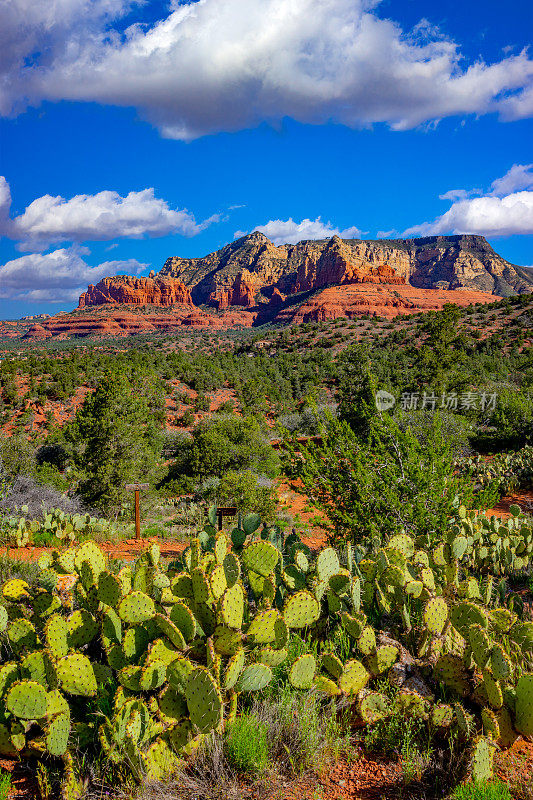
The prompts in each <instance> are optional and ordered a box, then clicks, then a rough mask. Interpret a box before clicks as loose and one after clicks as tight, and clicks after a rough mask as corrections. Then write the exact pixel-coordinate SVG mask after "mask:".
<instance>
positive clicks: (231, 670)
mask: <svg viewBox="0 0 533 800" xmlns="http://www.w3.org/2000/svg"><path fill="white" fill-rule="evenodd" d="M245 661H246V656H245V653H244V650H243V649H241V650H238V651H237V652H236V653H235V655H234V656H232V657H231V658H230V660H229V661H228V665H227V667H226V671H225V673H224V688H225V689H226V690H229V689H233V687H234V686H235V684H236V683H237V680H238V678H239V675H240V674H241V672H242V671H243V669H244V663H245Z"/></svg>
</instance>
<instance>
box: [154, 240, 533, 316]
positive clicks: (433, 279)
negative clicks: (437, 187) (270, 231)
mask: <svg viewBox="0 0 533 800" xmlns="http://www.w3.org/2000/svg"><path fill="white" fill-rule="evenodd" d="M159 274H160V276H170V277H174V278H179V280H181V281H183V283H184V284H185V285H186V286H187V287H189V288H190V290H191V295H192V298H193V301H194V302H195V303H196V304H197V305H200V304H203V303H210V304H211V305H214V306H215V307H218V308H224V307H226V304H227V305H247V304H248V303H249V302H250V298H251V293H252V290H253V292H254V296H255V300H256V302H257V301H259V302H261V300H264V301H267V300H268V298H269V297H270V296H271V294H272V289H273V288H275V289H277V290H278V291H279V292H280V293H282V294H285V295H291V294H295V293H297V292H305V291H312V290H315V289H322V288H325V287H327V286H332V285H344V284H357V283H375V284H387V285H399V286H401V285H406V284H410V285H412V286H416V287H419V288H424V289H442V288H447V289H469V290H473V291H482V292H488V293H490V294H494V295H498V296H508V295H511V294H517V293H520V292H529V291H532V290H533V272H532V271H529V270H527V269H526V268H524V267H518V266H515V265H513V264H511V263H509V262H508V261H506V260H505V259H503V258H502V257H501V256H499V255H498V254H497V253H496V252H495V251H494V250H493V249H492V247H491V246H490V245H489V243H488V242H487V241H486V239H485V238H484V237H483V236H469V235H461V236H431V237H426V238H421V239H379V240H362V239H340V238H339V237H338V236H334V237H332V238H331V239H328V240H321V241H304V242H299V243H298V244H295V245H280V246H279V247H277V246H275V245H274V244H272V242H271V241H270V240H269V239H268V238H267V237H266V236H265V235H264V234H262V233H258V232H255V233H252V234H250V235H248V236H244V237H242V238H241V239H237V240H236V241H235V242H232V243H231V244H228V245H226V246H225V247H223V248H222V249H221V250H218V251H217V252H215V253H210V254H209V255H207V256H204V257H203V258H178V257H173V258H169V259H167V261H166V262H165V264H164V266H163V269H162V270H161V272H160V273H159ZM244 285H246V287H248V290H246V291H245V290H244ZM263 289H266V290H268V291H264V292H263Z"/></svg>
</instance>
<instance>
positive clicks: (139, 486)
mask: <svg viewBox="0 0 533 800" xmlns="http://www.w3.org/2000/svg"><path fill="white" fill-rule="evenodd" d="M124 488H125V489H128V490H129V491H130V492H145V491H146V490H147V489H149V488H150V484H149V483H126V484H125V486H124Z"/></svg>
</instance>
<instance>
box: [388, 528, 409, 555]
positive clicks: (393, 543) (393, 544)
mask: <svg viewBox="0 0 533 800" xmlns="http://www.w3.org/2000/svg"><path fill="white" fill-rule="evenodd" d="M388 546H389V547H390V548H392V549H393V550H399V551H400V553H401V554H402V555H403V556H404V558H412V557H413V556H414V554H415V543H414V540H413V539H412V538H411V537H410V536H407V535H406V534H405V533H399V534H397V535H396V536H393V537H392V538H391V539H390V540H389V545H388Z"/></svg>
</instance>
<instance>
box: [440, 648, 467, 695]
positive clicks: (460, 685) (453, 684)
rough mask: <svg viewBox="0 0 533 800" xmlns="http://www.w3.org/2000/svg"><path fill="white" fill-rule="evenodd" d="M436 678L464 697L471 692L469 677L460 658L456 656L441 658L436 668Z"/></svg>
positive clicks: (448, 654)
mask: <svg viewBox="0 0 533 800" xmlns="http://www.w3.org/2000/svg"><path fill="white" fill-rule="evenodd" d="M434 676H435V678H436V680H438V681H441V682H442V683H445V684H446V686H449V687H450V689H453V690H454V691H455V692H456V693H457V694H459V695H462V696H463V697H464V696H466V695H467V694H468V692H469V690H470V685H469V683H468V675H467V673H466V669H465V667H464V665H463V661H462V659H461V658H459V656H455V655H453V654H452V653H446V654H445V655H442V656H439V658H438V659H437V663H436V664H435V667H434Z"/></svg>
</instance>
